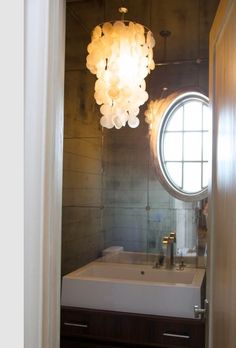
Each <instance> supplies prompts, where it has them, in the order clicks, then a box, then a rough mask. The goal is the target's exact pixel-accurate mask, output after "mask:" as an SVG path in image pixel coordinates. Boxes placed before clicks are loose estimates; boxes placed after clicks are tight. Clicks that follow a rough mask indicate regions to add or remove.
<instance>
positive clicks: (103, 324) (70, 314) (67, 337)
mask: <svg viewBox="0 0 236 348" xmlns="http://www.w3.org/2000/svg"><path fill="white" fill-rule="evenodd" d="M204 346H205V322H204V320H200V319H185V318H176V317H175V318H174V317H164V316H155V315H143V314H134V313H124V312H115V311H104V310H96V309H84V308H77V307H65V306H62V309H61V348H115V347H116V348H120V347H127V348H128V347H130V348H131V347H140V348H142V347H143V348H145V347H157V348H182V347H183V348H184V347H186V348H204Z"/></svg>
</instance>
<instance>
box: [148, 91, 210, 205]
mask: <svg viewBox="0 0 236 348" xmlns="http://www.w3.org/2000/svg"><path fill="white" fill-rule="evenodd" d="M189 100H198V101H201V102H202V103H203V104H205V105H207V106H208V107H209V99H208V97H207V96H206V95H204V94H203V93H200V92H197V91H187V92H181V93H179V94H177V96H176V94H175V95H173V96H172V97H171V96H170V97H169V102H168V103H167V106H166V107H165V109H164V110H163V111H162V115H161V118H160V121H159V122H158V124H156V127H157V130H156V139H155V146H156V149H155V151H154V157H155V159H154V164H155V167H156V170H157V173H158V178H159V179H160V181H161V183H162V185H163V186H164V187H165V189H166V190H167V191H168V192H169V193H170V194H171V195H172V196H174V197H175V198H177V199H180V200H183V201H197V200H201V199H204V198H206V197H207V195H208V185H207V186H206V187H204V188H203V189H202V190H200V191H197V192H186V191H184V190H182V189H180V188H178V187H177V184H175V183H174V182H173V179H171V178H170V176H169V175H168V172H167V168H166V166H165V164H164V163H163V162H164V159H165V158H164V155H163V151H164V150H163V142H164V140H163V139H164V134H165V129H166V126H167V125H168V122H169V120H170V118H171V116H172V115H173V112H174V111H175V110H177V108H179V107H180V106H181V105H183V104H184V103H186V102H188V101H189ZM201 131H202V132H203V129H202V130H201ZM183 132H184V130H182V133H183ZM208 132H209V130H208ZM202 141H203V140H202ZM201 146H203V143H201ZM201 151H202V150H201ZM200 162H201V166H203V163H204V161H203V157H201V161H200ZM207 162H208V163H209V159H208V161H207ZM181 163H184V160H183V158H182V160H181ZM201 170H203V169H202V167H201ZM201 175H203V174H201ZM182 176H183V173H182ZM201 180H202V178H201Z"/></svg>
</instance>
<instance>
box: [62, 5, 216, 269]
mask: <svg viewBox="0 0 236 348" xmlns="http://www.w3.org/2000/svg"><path fill="white" fill-rule="evenodd" d="M91 4H92V5H93V6H92V7H93V11H92V12H91ZM163 4H164V2H163ZM206 6H208V7H207V8H206ZM216 7H217V1H216V0H211V2H210V5H209V4H208V2H207V3H204V4H202V7H201V8H199V6H198V4H197V3H192V4H191V15H190V14H189V12H188V11H189V5H188V6H185V5H184V3H183V2H181V3H180V4H179V5H178V4H177V3H176V2H173V3H172V2H168V4H166V5H165V6H164V7H163V8H162V11H161V12H160V9H159V2H155V1H154V2H153V1H149V0H148V1H145V6H143V0H137V1H135V2H131V1H130V2H129V15H130V18H132V19H133V20H134V21H137V22H141V23H144V24H145V23H146V25H148V26H149V24H150V29H151V30H152V32H153V34H154V36H155V38H156V41H157V45H156V46H155V50H156V51H155V52H154V58H155V62H156V63H157V64H159V65H158V66H157V67H156V69H155V70H154V71H153V72H152V74H151V75H150V76H149V77H148V78H147V89H148V93H149V99H150V100H151V99H153V98H156V97H157V96H161V95H163V88H164V86H166V87H168V93H169V91H170V93H171V92H173V91H176V90H179V89H184V88H187V87H190V86H193V85H194V86H198V87H199V88H201V90H204V91H206V92H205V94H206V95H207V90H208V59H207V58H208V36H209V35H208V34H209V28H210V26H211V22H212V19H213V17H214V14H215V9H216ZM210 9H211V10H210ZM199 11H200V12H199ZM66 12H67V19H66V62H65V122H64V160H63V165H64V174H63V209H62V214H63V217H62V274H65V273H68V272H70V271H73V270H74V269H76V268H78V267H80V266H82V265H84V264H86V263H88V262H89V261H92V260H94V259H95V258H97V257H99V256H100V255H101V252H102V250H103V249H105V248H107V247H109V246H112V245H118V246H119V245H120V246H124V248H125V250H127V251H128V250H130V251H143V252H151V251H154V252H157V251H158V250H159V248H160V243H161V238H162V237H163V236H164V235H166V234H169V233H170V232H172V231H173V230H176V232H177V245H178V248H182V249H184V248H188V249H193V248H194V247H195V248H196V229H197V216H198V215H197V214H198V212H197V209H198V204H199V203H198V202H197V201H196V202H183V201H180V200H178V199H176V198H174V197H173V196H171V195H170V194H169V192H167V190H165V189H164V188H163V187H162V185H161V184H160V182H158V180H157V178H156V173H155V169H154V167H153V163H152V157H151V151H150V150H151V149H150V141H149V129H148V125H147V123H146V122H145V120H144V112H145V110H146V108H147V105H144V106H143V107H142V108H141V110H140V113H139V116H138V117H139V119H140V125H139V127H137V128H136V129H130V128H123V129H119V130H113V129H111V130H103V129H102V128H101V127H100V125H99V122H100V111H99V108H98V107H97V106H96V103H95V100H94V82H95V78H94V76H93V75H92V74H91V73H90V72H89V71H88V70H87V69H86V56H87V45H88V43H89V42H90V33H91V30H92V29H93V28H94V27H95V25H96V24H98V23H102V22H103V21H104V16H105V17H106V19H107V20H111V19H116V18H117V3H116V1H111V0H109V1H107V0H104V1H98V0H94V1H90V0H88V1H67V11H66ZM178 13H179V15H177V14H178ZM150 14H151V18H150ZM183 16H184V18H185V20H186V22H184V23H185V24H184V25H186V27H188V28H190V27H191V28H192V29H191V30H187V31H184V36H183V20H182V18H183ZM193 17H194V18H193ZM162 18H166V19H168V20H167V21H166V24H167V25H168V24H170V25H171V28H173V30H174V32H173V34H172V35H171V36H170V37H169V38H168V59H169V60H170V62H168V61H166V62H164V63H163V59H164V48H165V47H164V46H165V44H164V42H163V41H162V38H161V37H160V34H159V32H160V31H161V30H163V29H168V28H162V27H160V24H161V23H163V20H162ZM173 18H175V19H173ZM200 18H201V21H200V20H199V19H200ZM158 19H159V20H158ZM149 21H150V23H149ZM171 21H173V23H172V24H173V25H172V24H171ZM194 23H195V24H194ZM198 23H205V24H204V26H203V27H202V30H201V31H200V30H199V28H198ZM193 24H194V25H193ZM198 33H201V52H198V47H199V42H200V39H199V37H198ZM199 55H200V56H201V57H205V58H204V59H201V60H199V61H198V63H196V58H197V57H199ZM176 60H177V61H179V62H180V63H179V64H172V63H171V61H172V62H174V61H176ZM181 61H182V62H184V63H183V64H182V63H181ZM161 63H163V64H161ZM164 96H165V95H164Z"/></svg>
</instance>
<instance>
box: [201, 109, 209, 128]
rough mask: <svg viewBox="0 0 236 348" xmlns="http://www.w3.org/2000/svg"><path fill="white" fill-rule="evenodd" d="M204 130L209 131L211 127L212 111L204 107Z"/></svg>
mask: <svg viewBox="0 0 236 348" xmlns="http://www.w3.org/2000/svg"><path fill="white" fill-rule="evenodd" d="M202 111H203V126H202V128H203V130H209V126H210V110H209V106H206V105H203V110H202Z"/></svg>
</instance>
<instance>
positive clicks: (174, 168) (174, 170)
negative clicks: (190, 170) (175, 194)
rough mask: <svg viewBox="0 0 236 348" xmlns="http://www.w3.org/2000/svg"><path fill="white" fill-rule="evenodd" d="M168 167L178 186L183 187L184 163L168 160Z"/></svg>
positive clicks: (170, 175)
mask: <svg viewBox="0 0 236 348" xmlns="http://www.w3.org/2000/svg"><path fill="white" fill-rule="evenodd" d="M166 169H167V171H168V174H169V177H170V179H171V180H172V181H173V183H174V184H175V185H176V186H178V187H180V188H181V187H182V163H173V162H167V163H166Z"/></svg>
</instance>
